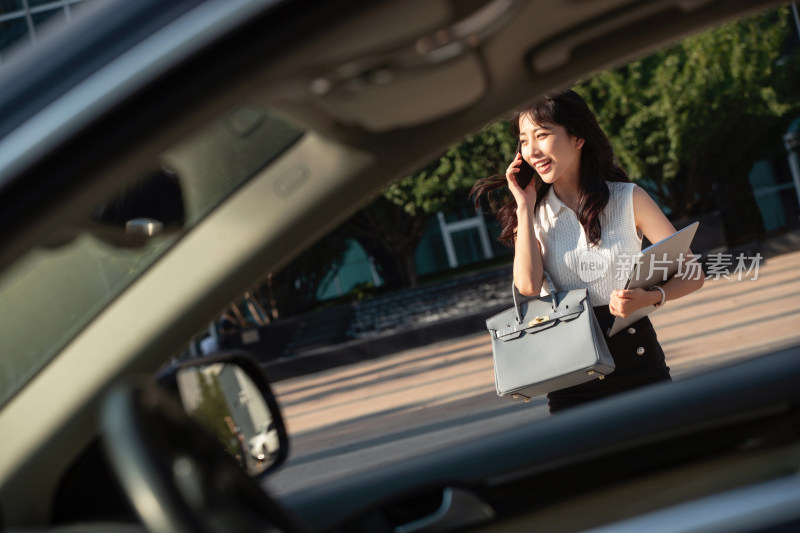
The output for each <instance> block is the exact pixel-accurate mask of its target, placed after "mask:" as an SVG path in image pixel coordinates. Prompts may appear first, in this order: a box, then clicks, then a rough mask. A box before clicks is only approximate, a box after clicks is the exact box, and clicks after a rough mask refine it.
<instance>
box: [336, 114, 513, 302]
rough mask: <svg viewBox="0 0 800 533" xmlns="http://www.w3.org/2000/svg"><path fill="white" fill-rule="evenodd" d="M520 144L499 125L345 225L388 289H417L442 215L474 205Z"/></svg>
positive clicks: (394, 189) (456, 148)
mask: <svg viewBox="0 0 800 533" xmlns="http://www.w3.org/2000/svg"><path fill="white" fill-rule="evenodd" d="M515 150H516V139H514V138H513V136H512V135H511V132H510V129H509V127H508V123H507V122H506V121H499V122H495V123H493V124H490V125H489V126H487V127H485V128H484V129H482V130H480V131H478V132H477V133H475V134H473V135H469V136H467V137H466V138H465V139H464V140H463V142H461V143H459V144H457V145H454V146H451V147H450V148H449V149H448V150H447V151H446V152H445V153H444V154H443V155H442V156H441V157H440V158H439V159H437V160H435V161H433V162H431V163H430V164H429V165H427V166H425V167H424V168H422V169H420V170H418V171H417V172H415V173H414V174H411V175H410V176H407V177H405V178H402V179H400V180H398V181H397V182H395V183H393V184H392V185H390V186H389V187H388V188H387V189H386V190H385V191H384V192H383V193H382V194H381V195H380V196H379V197H378V198H377V199H376V200H375V201H373V202H372V203H371V204H370V205H369V206H367V207H366V208H365V209H363V210H362V211H360V212H359V213H357V214H356V215H354V216H353V217H352V218H351V219H350V220H349V221H348V222H347V223H346V225H345V227H346V228H347V230H348V231H349V232H350V233H351V235H352V236H353V237H354V238H355V239H356V240H358V242H359V243H360V244H361V245H362V246H363V247H364V249H365V250H366V252H367V253H368V254H369V255H371V256H372V257H373V258H374V259H375V261H376V264H377V268H378V272H379V273H380V274H381V277H382V278H383V279H384V281H385V282H386V284H387V286H389V287H392V288H395V287H405V286H415V285H416V284H417V275H416V267H415V262H414V253H415V251H416V249H417V246H418V245H419V243H420V241H421V240H422V237H423V236H424V234H425V230H426V228H427V226H428V224H429V223H430V221H431V220H432V218H433V217H435V216H436V213H437V212H438V211H448V210H457V209H460V208H463V207H464V206H465V205H468V204H469V198H468V192H469V190H470V188H471V187H472V185H473V184H474V183H475V181H476V180H477V179H478V178H482V177H486V176H489V175H492V174H496V173H498V172H499V168H501V167H503V166H504V165H505V164H506V163H507V162H508V161H510V160H511V159H513V156H514V151H515Z"/></svg>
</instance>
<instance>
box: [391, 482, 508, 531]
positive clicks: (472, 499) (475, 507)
mask: <svg viewBox="0 0 800 533" xmlns="http://www.w3.org/2000/svg"><path fill="white" fill-rule="evenodd" d="M495 516H496V514H495V512H494V509H492V507H491V506H490V505H489V504H488V503H486V502H485V501H484V499H483V498H481V497H480V496H478V495H477V494H475V493H474V492H472V491H470V490H467V489H463V488H459V487H445V488H444V489H443V490H442V504H441V505H440V506H439V508H438V509H436V510H435V511H434V512H432V513H431V514H429V515H427V516H423V517H422V518H418V519H417V520H413V521H411V522H407V523H405V524H402V525H399V526H396V527H395V528H394V531H395V533H412V532H413V533H431V532H434V531H445V530H451V529H455V528H461V527H465V526H470V525H475V524H479V523H481V522H486V521H489V520H492V519H493V518H494V517H495Z"/></svg>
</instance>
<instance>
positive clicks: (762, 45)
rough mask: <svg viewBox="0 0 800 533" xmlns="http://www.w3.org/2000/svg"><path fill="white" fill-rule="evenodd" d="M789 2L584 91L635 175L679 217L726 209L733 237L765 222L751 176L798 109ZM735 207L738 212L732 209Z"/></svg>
mask: <svg viewBox="0 0 800 533" xmlns="http://www.w3.org/2000/svg"><path fill="white" fill-rule="evenodd" d="M789 31H790V18H789V13H788V10H787V9H781V10H777V11H772V12H769V13H766V14H763V15H759V16H756V17H752V18H749V19H746V20H743V21H740V22H736V23H732V24H727V25H725V26H722V27H720V28H718V29H715V30H712V31H708V32H705V33H702V34H699V35H696V36H694V37H691V38H689V39H686V40H684V41H682V42H681V43H679V44H677V45H674V46H672V47H670V48H668V49H666V50H663V51H661V52H658V53H656V54H653V55H651V56H648V57H646V58H644V59H641V60H639V61H634V62H633V63H630V64H628V65H626V66H624V67H622V68H619V69H616V70H612V71H607V72H603V73H600V74H598V75H596V76H594V77H592V78H591V79H589V80H587V81H585V82H584V83H582V84H581V85H580V86H579V87H578V91H579V92H580V93H581V94H582V95H583V96H584V97H585V98H586V99H587V101H589V103H590V105H591V107H592V108H593V109H594V110H595V112H596V114H597V117H598V121H599V122H600V125H601V126H602V127H603V129H604V130H605V131H606V133H608V135H609V137H610V138H611V141H612V144H613V145H614V150H615V153H616V155H617V157H618V158H619V160H620V163H621V164H622V166H623V167H624V168H625V169H626V170H627V171H628V173H629V175H630V177H631V178H632V179H633V180H636V181H638V182H639V183H640V184H641V185H642V186H644V187H645V188H646V189H648V190H649V191H650V192H651V193H652V194H653V195H654V196H655V197H656V198H657V199H658V201H659V202H660V204H661V205H662V206H664V207H666V208H667V209H668V210H669V211H670V212H671V214H672V215H673V216H675V217H682V216H686V215H691V214H697V213H700V212H704V211H709V210H714V209H721V210H722V211H723V215H727V216H726V227H727V228H728V230H729V231H728V233H729V237H730V236H735V235H742V234H743V233H746V232H747V229H748V228H750V227H752V225H753V224H757V225H760V217H759V216H758V212H757V208H756V204H755V201H754V198H753V195H752V192H751V189H750V186H749V182H748V175H749V172H750V169H751V168H752V166H753V163H755V162H756V161H757V160H759V159H762V158H764V157H765V156H768V155H771V153H772V152H773V151H774V150H775V149H776V148H778V149H779V148H780V146H781V142H780V135H781V133H782V132H783V131H785V129H786V126H787V124H788V121H789V120H790V119H791V117H792V116H794V114H796V113H797V111H798V109H799V108H798V102H797V99H796V97H788V94H790V93H789V92H788V91H786V90H784V89H786V88H789V87H792V86H795V87H796V83H797V72H798V71H797V70H794V69H790V68H787V66H789V64H796V63H794V62H796V57H795V58H781V56H782V46H783V43H784V42H785V40H786V37H787V34H788V32H789ZM734 213H735V215H734Z"/></svg>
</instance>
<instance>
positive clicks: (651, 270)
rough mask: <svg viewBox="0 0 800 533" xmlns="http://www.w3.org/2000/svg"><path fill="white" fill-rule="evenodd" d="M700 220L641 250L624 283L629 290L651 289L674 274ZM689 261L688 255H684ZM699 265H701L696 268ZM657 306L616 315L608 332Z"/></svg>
mask: <svg viewBox="0 0 800 533" xmlns="http://www.w3.org/2000/svg"><path fill="white" fill-rule="evenodd" d="M699 224H700V223H699V222H695V223H693V224H689V225H688V226H686V227H685V228H683V229H682V230H680V231H677V232H675V233H673V234H672V235H670V236H669V237H667V238H666V239H663V240H661V241H658V242H657V243H655V244H652V245H650V246H648V247H647V248H645V249H644V250H642V251H641V252H640V253H639V255H638V256H636V258H635V259H634V261H633V268H632V269H631V273H630V275H629V276H628V281H627V283H626V284H625V288H626V289H637V288H642V289H649V288H650V287H653V286H655V285H661V284H663V283H664V282H666V281H667V280H668V279H669V278H671V277H672V276H674V275H675V273H676V272H677V271H678V268H679V266H680V263H679V260H680V259H681V256H682V255H683V256H685V254H686V252H687V250H689V248H690V246H691V244H692V239H694V234H695V233H696V232H697V226H698V225H699ZM684 260H685V261H688V258H687V257H684ZM696 268H699V266H698V267H696ZM656 309H658V308H657V307H656V306H654V305H650V306H647V307H643V308H641V309H639V310H637V311H636V312H635V313H633V314H632V315H630V316H627V317H625V318H621V317H616V318H615V319H614V324H613V325H612V326H611V329H610V330H608V335H609V336H611V335H614V334H615V333H617V332H619V331H622V330H623V329H625V328H627V327H628V326H629V325H631V324H633V323H634V322H636V321H637V320H639V319H641V318H643V317H645V316H647V315H649V314H650V313H652V312H653V311H655V310H656Z"/></svg>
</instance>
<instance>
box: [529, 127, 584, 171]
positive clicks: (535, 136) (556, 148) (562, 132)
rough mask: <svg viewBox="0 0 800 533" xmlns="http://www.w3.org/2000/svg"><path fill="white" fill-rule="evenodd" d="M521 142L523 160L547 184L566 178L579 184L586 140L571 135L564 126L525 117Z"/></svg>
mask: <svg viewBox="0 0 800 533" xmlns="http://www.w3.org/2000/svg"><path fill="white" fill-rule="evenodd" d="M519 140H520V150H521V152H522V158H523V159H524V160H525V161H527V162H528V164H529V165H531V166H532V167H533V168H534V170H536V172H537V173H538V174H539V176H540V177H541V178H542V180H543V181H544V182H545V183H550V184H553V183H555V182H556V181H558V180H563V179H566V180H567V181H570V182H573V183H576V184H577V183H578V176H579V171H580V158H581V147H582V146H583V139H579V138H578V137H575V136H574V135H570V134H569V133H568V132H567V130H566V128H564V127H563V126H560V125H558V124H547V123H544V124H538V123H536V122H534V121H533V120H531V118H530V117H528V116H525V115H523V116H521V117H520V119H519ZM573 180H574V181H573Z"/></svg>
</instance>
